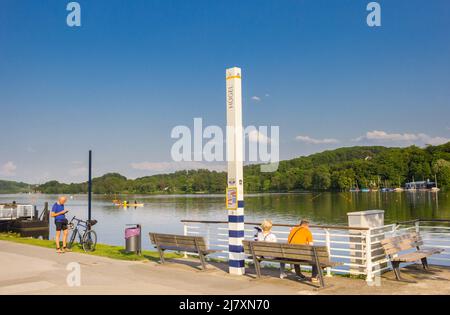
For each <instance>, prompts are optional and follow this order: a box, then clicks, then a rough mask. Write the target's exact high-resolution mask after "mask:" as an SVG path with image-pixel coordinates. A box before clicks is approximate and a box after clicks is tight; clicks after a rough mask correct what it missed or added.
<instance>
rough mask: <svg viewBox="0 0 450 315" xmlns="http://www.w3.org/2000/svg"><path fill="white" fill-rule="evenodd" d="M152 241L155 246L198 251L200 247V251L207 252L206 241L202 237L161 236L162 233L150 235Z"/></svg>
mask: <svg viewBox="0 0 450 315" xmlns="http://www.w3.org/2000/svg"><path fill="white" fill-rule="evenodd" d="M149 235H150V240H151V242H152V243H153V244H154V245H159V246H163V247H164V246H168V247H179V248H183V249H186V248H192V249H193V250H196V249H197V247H196V246H198V247H199V249H200V250H206V249H207V248H206V243H205V239H204V238H203V237H200V236H185V235H175V234H161V233H149Z"/></svg>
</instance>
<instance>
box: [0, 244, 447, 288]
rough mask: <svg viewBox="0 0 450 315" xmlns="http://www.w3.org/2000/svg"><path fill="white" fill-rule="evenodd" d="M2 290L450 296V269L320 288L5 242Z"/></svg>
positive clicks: (0, 255)
mask: <svg viewBox="0 0 450 315" xmlns="http://www.w3.org/2000/svg"><path fill="white" fill-rule="evenodd" d="M71 262H77V263H79V264H80V266H81V286H79V287H69V286H68V285H67V282H66V278H67V276H68V274H69V272H70V271H68V270H66V267H67V265H68V264H69V263H71ZM0 266H1V267H0V294H54V293H55V292H58V293H60V294H183V295H188V294H195V295H207V294H226V295H241V294H242V295H245V294H256V295H260V294H450V269H447V268H442V267H432V269H431V272H428V273H424V272H422V271H421V270H420V268H419V267H418V266H417V267H416V266H412V267H410V268H408V269H407V270H405V272H404V275H405V277H406V278H407V279H409V280H411V281H415V283H399V282H396V281H395V280H393V279H394V277H393V275H392V273H387V274H385V275H383V277H382V280H381V286H378V287H370V286H368V285H367V284H366V282H365V281H364V280H359V279H349V278H344V277H339V276H335V277H332V278H326V282H327V283H328V284H331V285H332V286H331V287H330V288H326V289H324V290H320V291H317V290H314V288H313V287H311V286H310V285H309V284H308V283H301V282H298V281H296V280H295V279H294V277H293V276H292V277H291V276H290V277H289V278H288V279H285V280H280V279H278V278H276V277H275V276H276V275H277V271H276V270H270V269H269V270H264V273H266V274H273V275H274V277H267V278H263V279H262V280H255V276H254V273H253V270H252V269H250V270H249V274H248V275H246V276H243V277H237V276H231V275H229V274H227V273H226V272H225V271H224V270H226V268H227V267H226V266H225V265H223V264H214V265H213V266H210V270H208V271H206V272H202V271H199V269H198V268H199V264H198V263H197V262H196V261H194V260H176V261H174V260H172V263H169V264H167V265H159V264H157V263H154V262H128V261H120V260H113V259H109V258H103V257H96V256H91V255H84V254H78V253H66V254H62V255H58V254H56V253H55V251H54V250H52V249H48V248H42V247H37V246H32V245H24V244H18V243H13V242H7V241H0Z"/></svg>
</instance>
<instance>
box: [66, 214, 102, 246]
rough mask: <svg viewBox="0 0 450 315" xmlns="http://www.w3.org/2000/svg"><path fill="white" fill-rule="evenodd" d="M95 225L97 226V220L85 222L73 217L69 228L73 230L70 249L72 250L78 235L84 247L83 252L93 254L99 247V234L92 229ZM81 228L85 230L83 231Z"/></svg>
mask: <svg viewBox="0 0 450 315" xmlns="http://www.w3.org/2000/svg"><path fill="white" fill-rule="evenodd" d="M95 224H97V220H87V221H84V220H80V219H77V218H76V217H73V218H72V220H70V222H69V224H68V228H69V229H70V230H73V232H72V235H71V236H70V241H69V244H68V247H69V248H72V245H73V243H74V242H75V238H76V237H77V235H78V239H79V244H80V245H81V246H82V248H83V250H84V251H85V252H93V251H94V250H95V246H96V245H97V233H95V231H94V230H92V229H91V227H92V226H93V225H95ZM81 228H82V229H83V230H81ZM80 230H81V231H80Z"/></svg>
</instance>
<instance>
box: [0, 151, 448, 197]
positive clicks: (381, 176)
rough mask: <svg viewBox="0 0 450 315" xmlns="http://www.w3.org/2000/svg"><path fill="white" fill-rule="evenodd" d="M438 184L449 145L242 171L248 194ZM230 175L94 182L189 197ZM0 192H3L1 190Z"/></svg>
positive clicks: (332, 155)
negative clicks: (271, 170)
mask: <svg viewBox="0 0 450 315" xmlns="http://www.w3.org/2000/svg"><path fill="white" fill-rule="evenodd" d="M435 177H436V178H437V181H438V185H439V187H441V188H444V189H445V187H450V142H449V143H446V144H443V145H439V146H427V147H425V148H419V147H417V146H410V147H406V148H387V147H382V146H367V147H362V146H357V147H347V148H339V149H335V150H329V151H324V152H321V153H316V154H312V155H309V156H305V157H298V158H295V159H292V160H287V161H281V162H280V164H279V168H278V170H277V171H276V172H273V173H262V172H261V171H260V165H247V166H245V167H244V185H245V191H246V192H247V193H250V192H254V193H257V192H289V191H303V190H307V191H346V190H349V189H351V188H353V187H358V188H375V187H376V188H381V187H390V188H394V187H399V186H404V184H405V182H409V181H412V180H413V179H415V180H416V181H419V180H428V179H430V180H432V181H434V179H435ZM226 184H227V174H226V172H217V171H209V170H205V169H199V170H186V171H178V172H174V173H171V174H161V175H153V176H146V177H141V178H137V179H127V178H126V177H125V176H122V175H120V174H117V173H110V174H105V175H103V176H101V177H98V178H95V179H93V192H94V193H96V194H176V193H178V194H189V193H224V192H225V188H226ZM0 188H1V186H0ZM33 189H34V190H35V191H38V192H42V193H49V194H77V193H86V192H87V183H86V182H85V183H72V184H64V183H59V182H57V181H50V182H47V183H45V184H42V185H38V186H34V187H33Z"/></svg>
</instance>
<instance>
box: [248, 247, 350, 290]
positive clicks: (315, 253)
mask: <svg viewBox="0 0 450 315" xmlns="http://www.w3.org/2000/svg"><path fill="white" fill-rule="evenodd" d="M243 245H244V252H245V253H246V254H247V255H249V256H251V257H252V258H253V262H254V264H255V269H256V274H257V276H258V278H261V265H260V263H261V261H272V262H280V263H287V264H297V265H300V264H302V265H310V266H316V268H317V271H318V277H319V283H320V287H321V288H323V287H325V282H324V280H323V271H322V269H323V268H327V267H334V266H338V265H341V264H340V263H336V262H332V261H330V256H329V254H328V248H327V247H326V246H311V245H297V244H283V243H270V242H257V241H243Z"/></svg>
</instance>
